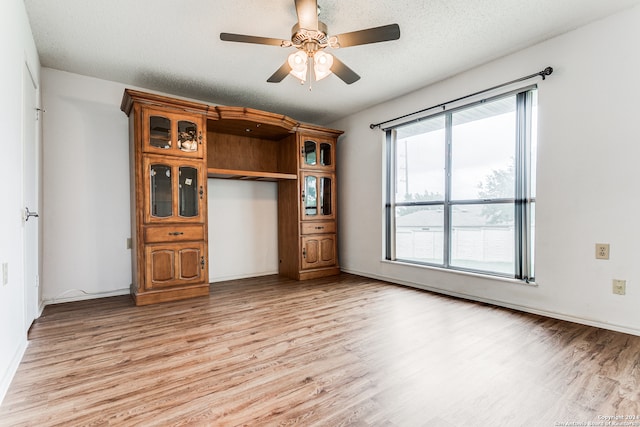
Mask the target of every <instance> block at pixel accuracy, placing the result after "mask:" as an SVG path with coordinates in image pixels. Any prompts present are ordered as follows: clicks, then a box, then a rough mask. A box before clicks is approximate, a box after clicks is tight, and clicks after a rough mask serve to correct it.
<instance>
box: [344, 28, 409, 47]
mask: <svg viewBox="0 0 640 427" xmlns="http://www.w3.org/2000/svg"><path fill="white" fill-rule="evenodd" d="M335 37H336V38H337V39H338V45H339V46H340V47H349V46H358V45H361V44H369V43H379V42H386V41H389V40H398V39H399V38H400V26H399V25H398V24H389V25H383V26H382V27H375V28H369V29H366V30H360V31H352V32H350V33H342V34H338V35H337V36H335Z"/></svg>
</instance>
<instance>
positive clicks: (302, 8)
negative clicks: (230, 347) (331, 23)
mask: <svg viewBox="0 0 640 427" xmlns="http://www.w3.org/2000/svg"><path fill="white" fill-rule="evenodd" d="M295 2H296V13H297V14H298V25H300V28H304V29H305V30H317V29H318V2H317V0H295Z"/></svg>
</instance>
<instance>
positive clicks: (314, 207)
mask: <svg viewBox="0 0 640 427" xmlns="http://www.w3.org/2000/svg"><path fill="white" fill-rule="evenodd" d="M302 176H303V178H302V205H303V206H302V207H303V209H302V218H303V219H305V220H313V219H316V220H317V219H329V218H333V217H334V216H335V213H334V211H333V210H334V209H333V206H334V203H335V200H334V198H335V180H334V179H333V174H318V173H312V172H309V173H303V175H302Z"/></svg>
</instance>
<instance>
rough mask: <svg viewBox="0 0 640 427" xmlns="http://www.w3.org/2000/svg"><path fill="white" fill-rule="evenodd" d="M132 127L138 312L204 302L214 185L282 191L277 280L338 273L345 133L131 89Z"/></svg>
mask: <svg viewBox="0 0 640 427" xmlns="http://www.w3.org/2000/svg"><path fill="white" fill-rule="evenodd" d="M122 110H123V111H124V112H125V113H126V114H127V115H128V116H129V118H130V140H131V144H130V145H131V171H132V177H131V185H132V204H131V206H132V241H133V247H132V249H133V252H132V254H133V278H134V279H133V284H132V286H131V291H132V295H133V297H134V299H135V301H136V304H138V305H141V304H150V303H155V302H162V301H170V300H174V299H181V298H189V297H193V296H199V295H207V294H208V292H209V285H208V283H207V282H208V250H207V249H208V245H209V244H213V245H225V244H227V242H207V209H208V208H207V196H206V192H207V178H215V179H239V180H257V181H273V182H277V183H278V252H279V253H278V257H279V273H280V274H282V275H284V276H287V277H290V278H293V279H296V280H304V279H310V278H315V277H322V276H327V275H333V274H337V273H339V271H340V269H339V265H338V254H337V246H338V245H337V225H336V218H337V215H336V208H337V204H336V201H337V197H336V188H337V183H336V175H335V161H336V143H337V138H338V136H339V135H341V134H342V132H341V131H337V130H333V129H326V128H322V127H319V126H313V125H306V124H300V123H298V122H296V121H294V120H293V119H291V118H289V117H287V116H283V115H278V114H274V113H269V112H265V111H259V110H254V109H250V108H242V107H225V106H209V105H206V104H200V103H194V102H190V101H184V100H179V99H173V98H169V97H164V96H160V95H153V94H147V93H143V92H138V91H133V90H129V89H127V90H125V94H124V97H123V100H122Z"/></svg>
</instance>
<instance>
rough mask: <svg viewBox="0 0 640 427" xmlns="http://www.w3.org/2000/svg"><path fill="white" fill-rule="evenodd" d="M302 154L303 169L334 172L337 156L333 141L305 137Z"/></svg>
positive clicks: (303, 138)
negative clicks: (334, 162) (334, 160)
mask: <svg viewBox="0 0 640 427" xmlns="http://www.w3.org/2000/svg"><path fill="white" fill-rule="evenodd" d="M300 152H301V153H302V165H301V168H302V169H330V170H333V168H334V165H333V159H334V156H335V153H334V142H333V141H331V140H320V139H317V138H310V137H305V136H303V137H302V140H301V147H300Z"/></svg>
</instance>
